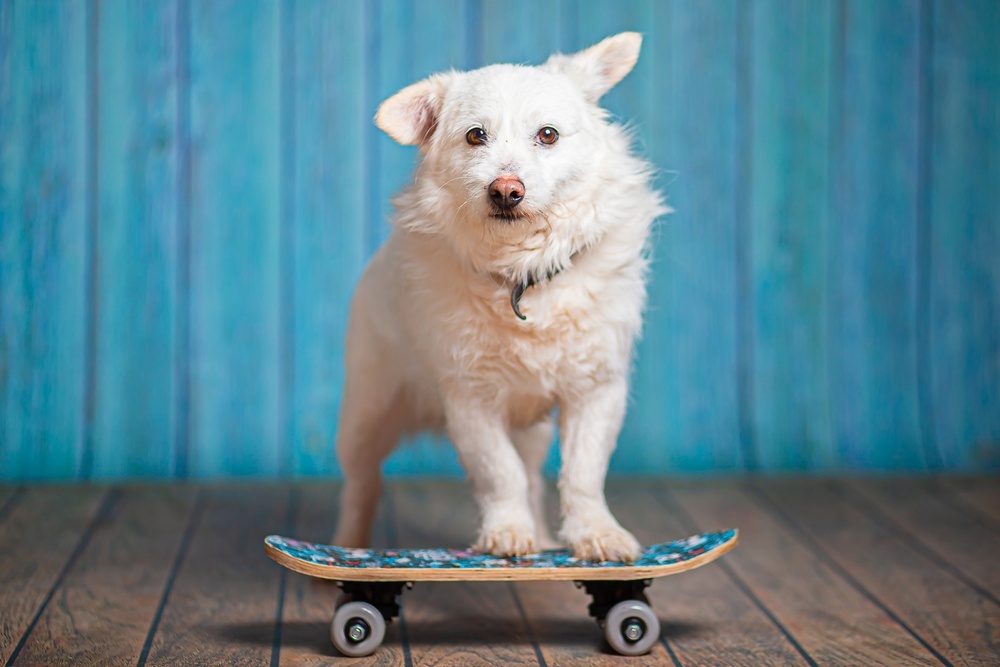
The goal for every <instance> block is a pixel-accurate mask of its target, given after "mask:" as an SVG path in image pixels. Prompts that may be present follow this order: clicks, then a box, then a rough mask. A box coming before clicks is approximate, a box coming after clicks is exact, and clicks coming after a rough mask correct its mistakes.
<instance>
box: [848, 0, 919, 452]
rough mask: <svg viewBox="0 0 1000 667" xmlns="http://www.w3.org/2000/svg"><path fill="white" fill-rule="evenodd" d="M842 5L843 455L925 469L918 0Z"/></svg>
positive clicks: (860, 1)
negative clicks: (919, 316) (920, 381)
mask: <svg viewBox="0 0 1000 667" xmlns="http://www.w3.org/2000/svg"><path fill="white" fill-rule="evenodd" d="M840 11H841V14H840V15H839V16H838V17H837V18H838V32H839V37H838V40H839V41H840V49H839V53H840V62H839V63H837V64H836V67H837V69H838V71H839V73H840V76H839V77H838V79H837V80H836V81H834V82H833V84H834V92H833V95H834V96H835V99H834V101H833V103H834V106H835V111H834V113H835V114H836V119H835V125H836V127H837V129H836V132H837V135H836V140H835V142H834V165H833V166H834V172H833V173H832V174H831V178H832V179H833V186H834V188H835V192H836V194H835V197H834V202H833V215H834V219H833V221H832V222H833V224H832V230H834V231H835V237H836V240H835V241H834V242H833V243H832V244H831V259H830V269H831V285H830V289H831V295H830V297H829V298H830V299H831V308H832V313H833V314H832V316H831V322H830V325H831V335H830V338H831V340H830V344H829V350H830V359H831V383H832V390H831V394H832V396H831V398H832V401H833V404H834V412H833V416H834V419H835V422H836V425H837V426H836V429H837V434H836V437H837V448H838V459H839V461H838V462H839V464H840V465H841V466H843V467H846V468H849V469H852V470H858V469H870V468H875V469H881V470H915V469H921V468H923V467H924V465H925V463H924V454H923V451H922V447H921V432H920V415H919V397H918V390H917V365H916V358H917V343H916V340H917V333H916V332H917V325H916V322H917V320H916V296H917V289H916V286H917V200H918V193H917V188H918V173H919V171H918V168H917V164H918V154H919V113H920V106H919V103H918V102H919V82H920V79H919V77H917V76H914V73H915V72H917V71H918V68H919V63H920V53H919V41H920V39H919V38H920V3H919V2H918V1H917V0H894V1H892V2H878V3H873V2H866V1H865V0H850V1H849V2H846V3H844V4H842V5H840ZM886 53H891V54H892V57H883V56H884V54H886Z"/></svg>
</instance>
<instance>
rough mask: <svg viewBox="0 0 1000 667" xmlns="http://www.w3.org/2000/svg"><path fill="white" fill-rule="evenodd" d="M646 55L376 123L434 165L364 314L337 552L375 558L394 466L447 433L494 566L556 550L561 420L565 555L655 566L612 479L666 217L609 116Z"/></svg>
mask: <svg viewBox="0 0 1000 667" xmlns="http://www.w3.org/2000/svg"><path fill="white" fill-rule="evenodd" d="M641 42H642V38H641V37H640V36H639V35H638V34H636V33H622V34H620V35H617V36H614V37H610V38H608V39H606V40H604V41H602V42H601V43H599V44H597V45H596V46H593V47H591V48H589V49H586V50H585V51H581V52H579V53H577V54H574V55H570V56H564V55H558V54H557V55H554V56H552V57H551V58H550V59H549V60H548V61H547V62H546V63H545V64H544V65H542V66H540V67H526V66H519V65H493V66H490V67H484V68H482V69H478V70H474V71H471V72H454V71H453V72H448V73H444V74H436V75H434V76H431V77H430V78H428V79H425V80H424V81H421V82H419V83H415V84H413V85H411V86H409V87H407V88H404V89H403V90H402V91H400V92H399V93H397V94H395V95H394V96H392V97H390V98H389V99H388V100H386V101H385V102H383V103H382V105H381V107H380V108H379V110H378V114H377V116H376V119H375V122H376V124H377V125H378V126H379V127H380V128H381V129H382V130H384V131H385V132H386V133H388V134H389V135H390V136H391V137H392V138H393V139H395V140H396V141H398V142H399V143H401V144H416V145H418V146H419V150H420V154H421V160H420V164H419V166H418V167H417V169H416V174H415V176H414V179H413V183H412V184H410V185H409V186H407V187H406V188H405V189H404V190H403V191H402V192H401V193H400V194H399V195H398V196H397V197H396V198H395V199H394V201H393V203H394V205H395V210H396V216H395V221H394V231H393V233H392V235H391V236H390V238H389V240H388V241H387V242H386V244H385V245H384V246H383V247H382V248H381V249H380V250H379V252H378V253H377V254H376V255H375V257H374V258H373V259H372V261H371V263H370V264H369V265H368V267H367V270H366V271H365V273H364V276H363V277H362V279H361V282H360V283H359V284H358V287H357V291H356V292H355V295H354V300H353V303H352V306H351V315H350V325H349V329H348V332H347V358H346V375H347V379H346V387H345V390H344V400H343V404H342V409H341V417H340V430H339V433H338V436H337V453H338V457H339V460H340V464H341V466H342V468H343V471H344V477H345V486H344V489H343V503H342V506H341V513H340V521H339V524H338V529H337V534H336V536H335V538H334V540H335V542H336V543H337V544H341V545H345V546H365V545H367V544H368V541H369V536H370V531H371V524H372V520H373V517H374V514H375V510H376V505H377V503H378V498H379V495H380V492H381V479H380V474H381V473H380V468H381V463H382V462H383V460H384V459H385V458H386V457H387V456H388V455H389V453H390V452H391V451H392V449H393V448H394V447H395V445H396V444H397V442H398V441H399V439H400V437H401V435H402V434H404V433H408V432H414V431H417V430H422V429H443V430H445V431H446V432H447V434H448V436H449V437H450V439H451V441H452V442H453V443H454V446H455V448H456V449H457V451H458V455H459V459H460V461H461V463H462V466H463V467H464V469H465V471H466V472H467V473H468V475H469V477H470V478H471V480H472V482H473V489H474V493H475V496H476V500H477V501H478V503H479V506H480V510H481V514H482V525H481V528H480V531H479V536H478V539H477V541H476V543H475V546H476V548H478V549H480V550H482V551H486V552H489V553H493V554H497V555H520V554H525V553H528V552H531V551H533V550H534V549H535V548H536V547H547V546H551V545H553V540H552V538H551V537H550V536H549V533H548V530H547V528H546V526H545V520H544V517H543V512H542V494H543V483H542V477H541V472H540V469H541V466H542V462H543V461H544V459H545V457H546V454H547V450H548V448H549V446H550V444H551V440H552V431H553V413H554V412H555V408H556V407H557V406H558V408H559V409H558V414H559V427H560V434H561V441H562V445H561V446H562V452H561V453H562V470H561V471H560V474H559V491H560V496H561V508H562V529H561V531H560V537H561V538H562V540H563V541H564V542H565V543H566V544H568V545H569V546H570V547H571V548H572V549H573V551H574V552H575V554H576V555H577V556H578V557H581V558H592V559H610V560H631V559H633V558H634V557H635V556H636V555H637V554H638V553H639V544H638V543H637V542H636V540H635V538H633V537H632V535H631V534H630V533H629V532H628V531H626V530H625V529H624V528H622V527H621V525H619V523H618V522H617V521H616V520H615V518H614V517H613V516H612V515H611V512H610V511H609V510H608V506H607V503H606V502H605V499H604V479H605V474H606V472H607V468H608V460H609V458H610V456H611V452H612V450H613V449H614V447H615V441H616V438H617V436H618V432H619V430H620V428H621V424H622V419H623V416H624V413H625V404H626V401H627V396H628V375H629V366H630V362H631V356H632V350H633V342H634V340H635V338H636V335H637V334H638V333H639V330H640V327H641V323H642V311H643V304H644V301H645V286H644V278H645V274H646V264H647V262H646V256H645V250H646V241H647V237H648V235H649V231H650V227H651V224H652V222H653V220H654V219H655V218H656V217H657V216H658V215H660V214H662V213H664V212H665V211H666V209H665V207H664V206H663V202H662V199H661V197H660V196H659V195H658V194H657V193H656V192H655V191H654V190H653V189H652V188H651V187H650V178H651V176H650V174H651V169H650V167H649V165H648V164H646V163H645V162H643V161H642V160H640V159H638V158H637V157H635V156H634V155H632V153H631V151H630V139H629V137H628V135H627V133H626V132H625V131H624V130H623V129H622V128H621V127H619V126H617V125H614V124H612V123H610V122H608V120H607V114H606V112H605V111H603V110H602V109H601V108H600V107H598V105H597V101H598V100H599V99H600V97H601V96H602V95H603V94H604V93H606V92H607V91H608V90H610V89H611V87H612V86H614V85H615V84H616V83H618V82H619V81H620V80H621V79H622V78H623V77H625V75H626V74H628V73H629V71H630V70H631V69H632V67H633V66H634V65H635V62H636V60H637V59H638V57H639V47H640V44H641Z"/></svg>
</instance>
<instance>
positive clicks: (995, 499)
mask: <svg viewBox="0 0 1000 667" xmlns="http://www.w3.org/2000/svg"><path fill="white" fill-rule="evenodd" d="M550 496H551V497H550V501H551V502H550V505H549V509H550V517H551V519H552V520H553V521H554V519H555V518H556V517H555V515H556V513H557V510H556V507H557V503H556V501H555V498H554V494H550ZM608 502H609V504H610V505H611V506H612V508H613V509H614V511H615V512H616V514H617V515H618V517H619V518H620V519H621V521H622V523H623V524H625V525H626V526H627V527H629V528H631V529H632V530H633V531H634V532H635V533H636V536H637V537H638V538H639V539H640V541H642V542H644V543H651V542H659V541H663V540H666V539H672V538H677V537H683V536H686V535H689V534H692V533H695V532H701V531H704V530H710V529H715V528H725V527H730V526H736V527H739V528H740V530H741V540H740V542H741V544H740V546H739V547H738V548H737V549H736V550H735V551H734V552H732V553H731V554H728V555H727V556H725V557H724V558H723V559H721V560H720V561H718V562H716V563H713V564H711V565H709V566H707V567H704V568H702V569H700V570H696V571H694V572H690V573H685V574H681V575H678V576H676V577H669V578H666V579H662V580H657V581H655V582H654V584H653V586H652V587H651V589H650V600H651V602H652V604H653V607H654V609H655V610H656V611H657V613H658V615H659V616H660V618H661V620H662V625H663V632H662V636H661V638H660V642H659V643H658V644H657V645H656V646H655V647H654V649H653V651H652V652H651V653H650V654H649V655H647V656H642V657H638V658H623V657H620V656H616V655H613V654H611V653H610V651H609V649H608V648H607V647H606V646H605V645H604V644H603V640H602V636H601V633H600V630H599V628H598V627H597V625H596V624H595V623H594V622H593V621H592V620H591V619H590V618H589V617H588V616H587V612H586V606H587V603H588V599H587V597H586V596H585V595H584V593H582V592H581V591H579V590H577V589H576V588H575V587H574V586H572V585H571V584H568V583H560V582H519V583H476V584H473V583H439V584H433V583H431V584H422V585H418V586H416V587H415V588H414V590H412V591H408V592H406V594H405V595H404V596H403V612H402V615H401V617H400V618H399V619H398V620H397V621H396V622H394V623H392V624H391V625H390V626H389V630H388V632H387V635H386V640H385V643H384V644H383V646H382V648H381V649H380V650H379V651H378V652H377V653H376V654H375V655H373V656H370V657H368V658H360V659H346V658H342V657H339V656H337V655H336V652H335V650H334V649H333V647H332V645H331V644H330V642H329V639H328V637H327V628H328V623H329V621H330V618H331V617H332V614H333V609H334V604H335V601H336V598H337V595H338V591H337V589H336V587H335V586H334V585H332V584H329V583H322V582H316V581H313V580H310V579H308V578H306V577H303V576H299V575H296V574H292V573H289V572H286V571H285V570H282V569H281V568H279V567H278V566H277V565H275V564H274V563H272V562H271V561H269V560H268V559H267V558H266V557H265V556H264V555H263V549H262V543H261V541H262V538H263V536H264V535H266V534H268V533H275V532H277V533H286V534H291V535H295V536H299V537H302V538H305V539H312V540H317V541H327V540H328V538H329V537H330V535H331V534H332V532H333V528H334V522H335V517H336V506H337V487H336V486H335V485H324V484H297V485H273V484H272V485H246V484H244V485H235V484H234V485H228V486H224V485H223V486H220V485H214V486H179V485H178V486H166V485H147V486H125V487H99V486H91V487H67V486H50V487H44V486H25V487H12V486H8V487H0V663H2V664H5V665H46V666H49V665H102V666H104V665H323V664H351V665H362V664H363V665H368V664H374V665H404V666H410V665H430V664H433V665H462V666H467V665H568V664H587V665H998V664H1000V478H997V477H974V478H952V477H949V478H916V479H895V478H894V479H808V480H807V479H782V480H768V479H764V480H752V481H751V480H725V481H694V480H683V481H676V480H663V481H659V480H615V481H613V482H611V483H609V485H608ZM475 519H476V511H475V507H474V506H473V504H472V501H471V498H470V496H469V495H468V493H467V491H466V490H465V489H464V487H463V485H461V484H459V483H455V482H450V481H449V482H442V481H424V482H406V483H393V484H389V485H388V486H387V489H386V493H385V496H384V500H383V503H382V506H381V508H380V513H379V517H378V525H377V526H376V531H375V540H376V542H377V543H378V545H380V546H387V545H395V546H462V545H464V544H466V543H467V542H468V541H469V540H470V538H471V536H472V534H473V531H474V527H475Z"/></svg>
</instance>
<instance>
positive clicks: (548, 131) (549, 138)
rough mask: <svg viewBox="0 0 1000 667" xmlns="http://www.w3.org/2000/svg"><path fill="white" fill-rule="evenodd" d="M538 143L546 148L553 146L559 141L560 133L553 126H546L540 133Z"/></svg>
mask: <svg viewBox="0 0 1000 667" xmlns="http://www.w3.org/2000/svg"><path fill="white" fill-rule="evenodd" d="M538 141H540V142H541V143H543V144H545V145H546V146H551V145H552V144H554V143H556V142H557V141H559V132H558V131H556V128H554V127H552V126H551V125H546V126H545V127H543V128H542V129H540V130H539V131H538Z"/></svg>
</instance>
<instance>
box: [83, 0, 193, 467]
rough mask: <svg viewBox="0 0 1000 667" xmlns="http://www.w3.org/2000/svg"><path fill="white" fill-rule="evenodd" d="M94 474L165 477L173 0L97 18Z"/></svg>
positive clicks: (119, 1) (169, 463)
mask: <svg viewBox="0 0 1000 667" xmlns="http://www.w3.org/2000/svg"><path fill="white" fill-rule="evenodd" d="M98 25H99V31H98V44H99V45H100V46H99V53H98V55H99V84H100V85H99V90H98V108H99V110H100V112H99V121H98V126H97V132H98V137H97V138H98V146H99V154H98V159H97V163H98V169H99V172H98V179H97V180H98V183H99V194H100V198H99V210H100V224H99V228H98V237H97V239H96V243H97V256H98V269H97V270H98V278H97V302H98V304H99V313H98V321H97V362H96V372H97V382H96V389H97V397H96V403H95V424H94V445H95V452H94V475H95V477H98V478H109V479H114V478H122V477H169V476H171V475H172V474H173V472H174V461H175V453H174V443H175V435H176V434H175V429H176V426H175V424H174V406H175V391H176V389H175V381H174V371H175V364H176V354H177V350H176V347H175V341H174V334H175V317H174V316H175V312H176V309H177V284H178V276H177V254H178V246H177V215H178V206H177V202H178V188H177V163H178V156H177V136H176V129H177V83H178V79H177V69H176V65H177V27H178V26H177V4H176V3H175V2H172V1H170V0H159V1H158V2H152V3H145V4H143V5H142V6H139V5H137V4H135V3H134V2H130V1H129V0H114V1H109V2H104V3H103V4H102V5H101V14H100V17H99V24H98Z"/></svg>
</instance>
